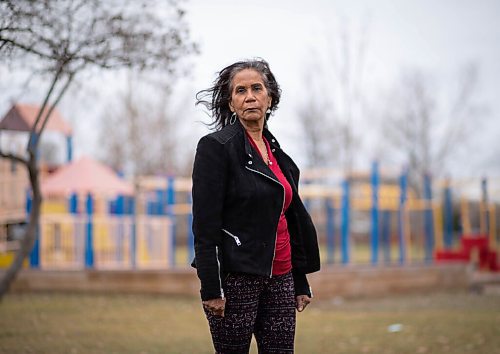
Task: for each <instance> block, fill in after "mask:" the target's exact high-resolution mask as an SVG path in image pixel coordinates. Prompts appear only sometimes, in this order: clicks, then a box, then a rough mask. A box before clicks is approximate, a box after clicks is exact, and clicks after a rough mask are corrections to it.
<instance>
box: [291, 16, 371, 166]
mask: <svg viewBox="0 0 500 354" xmlns="http://www.w3.org/2000/svg"><path fill="white" fill-rule="evenodd" d="M367 24H368V22H367V21H365V22H364V23H363V24H362V26H361V29H360V30H359V32H358V33H356V34H354V32H353V31H352V30H351V28H350V27H349V26H348V24H347V22H345V21H344V22H343V23H342V25H341V26H340V30H339V31H338V32H336V33H334V35H330V36H329V38H328V39H327V40H326V43H325V45H324V46H323V48H322V49H324V58H323V59H322V58H321V55H319V53H316V54H317V55H313V56H311V57H310V59H309V62H308V63H306V64H305V65H304V68H305V73H306V77H305V78H304V83H307V86H308V92H307V95H306V96H305V100H304V101H302V102H300V103H299V105H300V106H299V107H298V111H299V116H298V117H299V121H300V123H301V127H302V128H303V131H304V134H305V141H306V142H307V145H306V149H307V151H308V158H309V160H310V165H315V164H322V165H325V164H326V165H332V164H334V163H338V164H340V166H342V169H343V170H344V172H345V173H347V174H349V173H350V172H351V171H352V169H353V165H354V162H355V154H356V150H357V148H358V146H359V137H358V136H359V130H356V128H357V127H358V126H359V125H358V124H359V122H360V120H362V119H363V114H364V94H363V90H362V87H363V80H364V70H365V66H366V50H367V43H368V42H367V28H368V26H367Z"/></svg>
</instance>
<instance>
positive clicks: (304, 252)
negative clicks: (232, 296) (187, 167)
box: [192, 120, 320, 300]
mask: <svg viewBox="0 0 500 354" xmlns="http://www.w3.org/2000/svg"><path fill="white" fill-rule="evenodd" d="M263 134H264V136H265V138H266V139H267V140H268V142H269V145H270V148H271V151H272V153H273V154H274V156H275V157H276V160H277V161H278V164H279V166H280V168H281V170H282V171H283V174H284V175H285V177H286V178H287V180H288V182H289V183H290V185H291V187H292V191H293V197H292V201H291V204H290V206H289V208H288V209H287V211H286V213H285V217H286V219H287V224H288V231H289V234H290V244H291V249H292V274H293V278H294V283H295V294H296V295H304V294H307V295H309V296H312V294H311V290H310V288H309V284H308V282H307V279H306V276H305V275H306V274H307V273H312V272H315V271H318V270H319V269H320V258H319V250H318V241H317V236H316V230H315V228H314V225H313V223H312V220H311V217H310V215H309V214H308V212H307V210H306V209H305V207H304V204H303V203H302V201H301V199H300V197H299V193H298V183H299V169H298V167H297V166H296V165H295V163H294V162H293V161H292V159H291V158H290V157H289V156H288V155H287V154H285V153H284V152H283V151H282V150H281V148H280V145H279V144H278V142H277V141H276V139H275V138H274V136H273V135H272V134H271V133H270V132H269V130H267V129H266V128H265V129H264V131H263ZM192 193H193V233H194V244H195V260H194V261H193V266H195V267H196V269H197V274H198V277H199V278H200V282H201V290H200V292H201V298H202V300H209V299H214V298H220V297H224V280H225V277H226V276H227V274H228V273H247V274H255V275H262V276H269V277H270V276H272V265H273V260H274V252H275V246H276V244H275V243H276V232H277V227H278V221H279V217H280V214H281V210H282V208H283V203H284V197H285V196H284V187H283V186H282V184H281V183H280V182H279V181H278V179H277V178H276V176H275V175H274V174H273V173H272V171H271V170H270V169H269V167H268V166H267V165H266V164H265V163H264V161H263V160H262V159H261V157H260V155H259V152H258V151H256V150H255V149H254V148H253V147H252V146H251V144H250V142H249V141H248V138H247V137H246V134H245V131H244V128H243V126H242V125H241V123H240V122H239V121H238V120H236V122H235V123H234V124H233V125H227V126H225V127H224V128H223V129H221V130H220V131H217V132H214V133H211V134H208V135H206V136H204V137H202V138H201V139H200V141H199V143H198V146H197V149H196V156H195V161H194V167H193V190H192Z"/></svg>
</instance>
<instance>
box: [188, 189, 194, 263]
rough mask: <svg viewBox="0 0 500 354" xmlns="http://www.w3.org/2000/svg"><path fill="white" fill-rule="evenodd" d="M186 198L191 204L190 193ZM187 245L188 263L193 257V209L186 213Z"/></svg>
mask: <svg viewBox="0 0 500 354" xmlns="http://www.w3.org/2000/svg"><path fill="white" fill-rule="evenodd" d="M188 200H189V203H190V204H191V206H192V205H193V198H192V195H191V193H188ZM187 230H188V233H187V236H188V237H187V247H188V263H190V262H191V261H192V260H193V258H194V234H193V209H192V208H191V210H190V211H189V214H188V215H187Z"/></svg>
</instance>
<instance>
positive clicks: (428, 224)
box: [424, 173, 434, 262]
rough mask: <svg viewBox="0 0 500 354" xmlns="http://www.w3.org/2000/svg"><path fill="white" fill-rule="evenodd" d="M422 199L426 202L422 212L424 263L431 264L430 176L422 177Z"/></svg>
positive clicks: (432, 235) (432, 229)
mask: <svg viewBox="0 0 500 354" xmlns="http://www.w3.org/2000/svg"><path fill="white" fill-rule="evenodd" d="M424 198H425V200H426V201H427V204H428V205H427V207H426V208H425V212H424V223H425V224H424V228H425V261H426V262H432V259H433V253H434V220H433V219H434V218H433V215H432V204H431V203H432V182H431V176H430V175H429V174H428V173H426V174H425V175H424Z"/></svg>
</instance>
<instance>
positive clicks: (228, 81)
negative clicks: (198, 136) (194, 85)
mask: <svg viewBox="0 0 500 354" xmlns="http://www.w3.org/2000/svg"><path fill="white" fill-rule="evenodd" d="M245 69H253V70H255V71H257V72H259V73H260V74H261V76H262V80H263V82H264V85H265V86H266V89H267V92H268V94H269V96H271V99H272V101H271V107H270V109H271V113H273V112H274V111H275V110H276V109H277V108H278V104H279V102H280V97H281V89H280V86H279V85H278V82H277V81H276V79H275V77H274V74H273V73H272V72H271V69H270V68H269V64H268V63H267V62H266V61H265V60H264V59H261V58H256V59H249V60H243V61H239V62H236V63H234V64H231V65H229V66H227V67H225V68H224V69H222V70H221V71H220V72H219V73H218V75H217V78H216V79H215V81H214V84H213V86H212V87H209V88H208V89H205V90H201V91H199V92H198V93H197V94H196V105H198V104H201V105H203V106H205V107H206V108H207V109H208V110H209V111H211V112H212V119H213V122H212V123H211V124H209V126H211V127H212V128H213V129H215V130H220V129H222V128H224V127H225V126H226V125H227V124H229V120H230V118H231V115H232V114H233V113H232V112H231V110H230V109H229V102H230V101H231V92H232V90H233V87H232V82H233V78H234V76H235V75H236V74H237V73H238V72H240V71H242V70H245ZM271 113H269V114H266V123H267V120H268V119H269V116H270V115H271Z"/></svg>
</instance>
